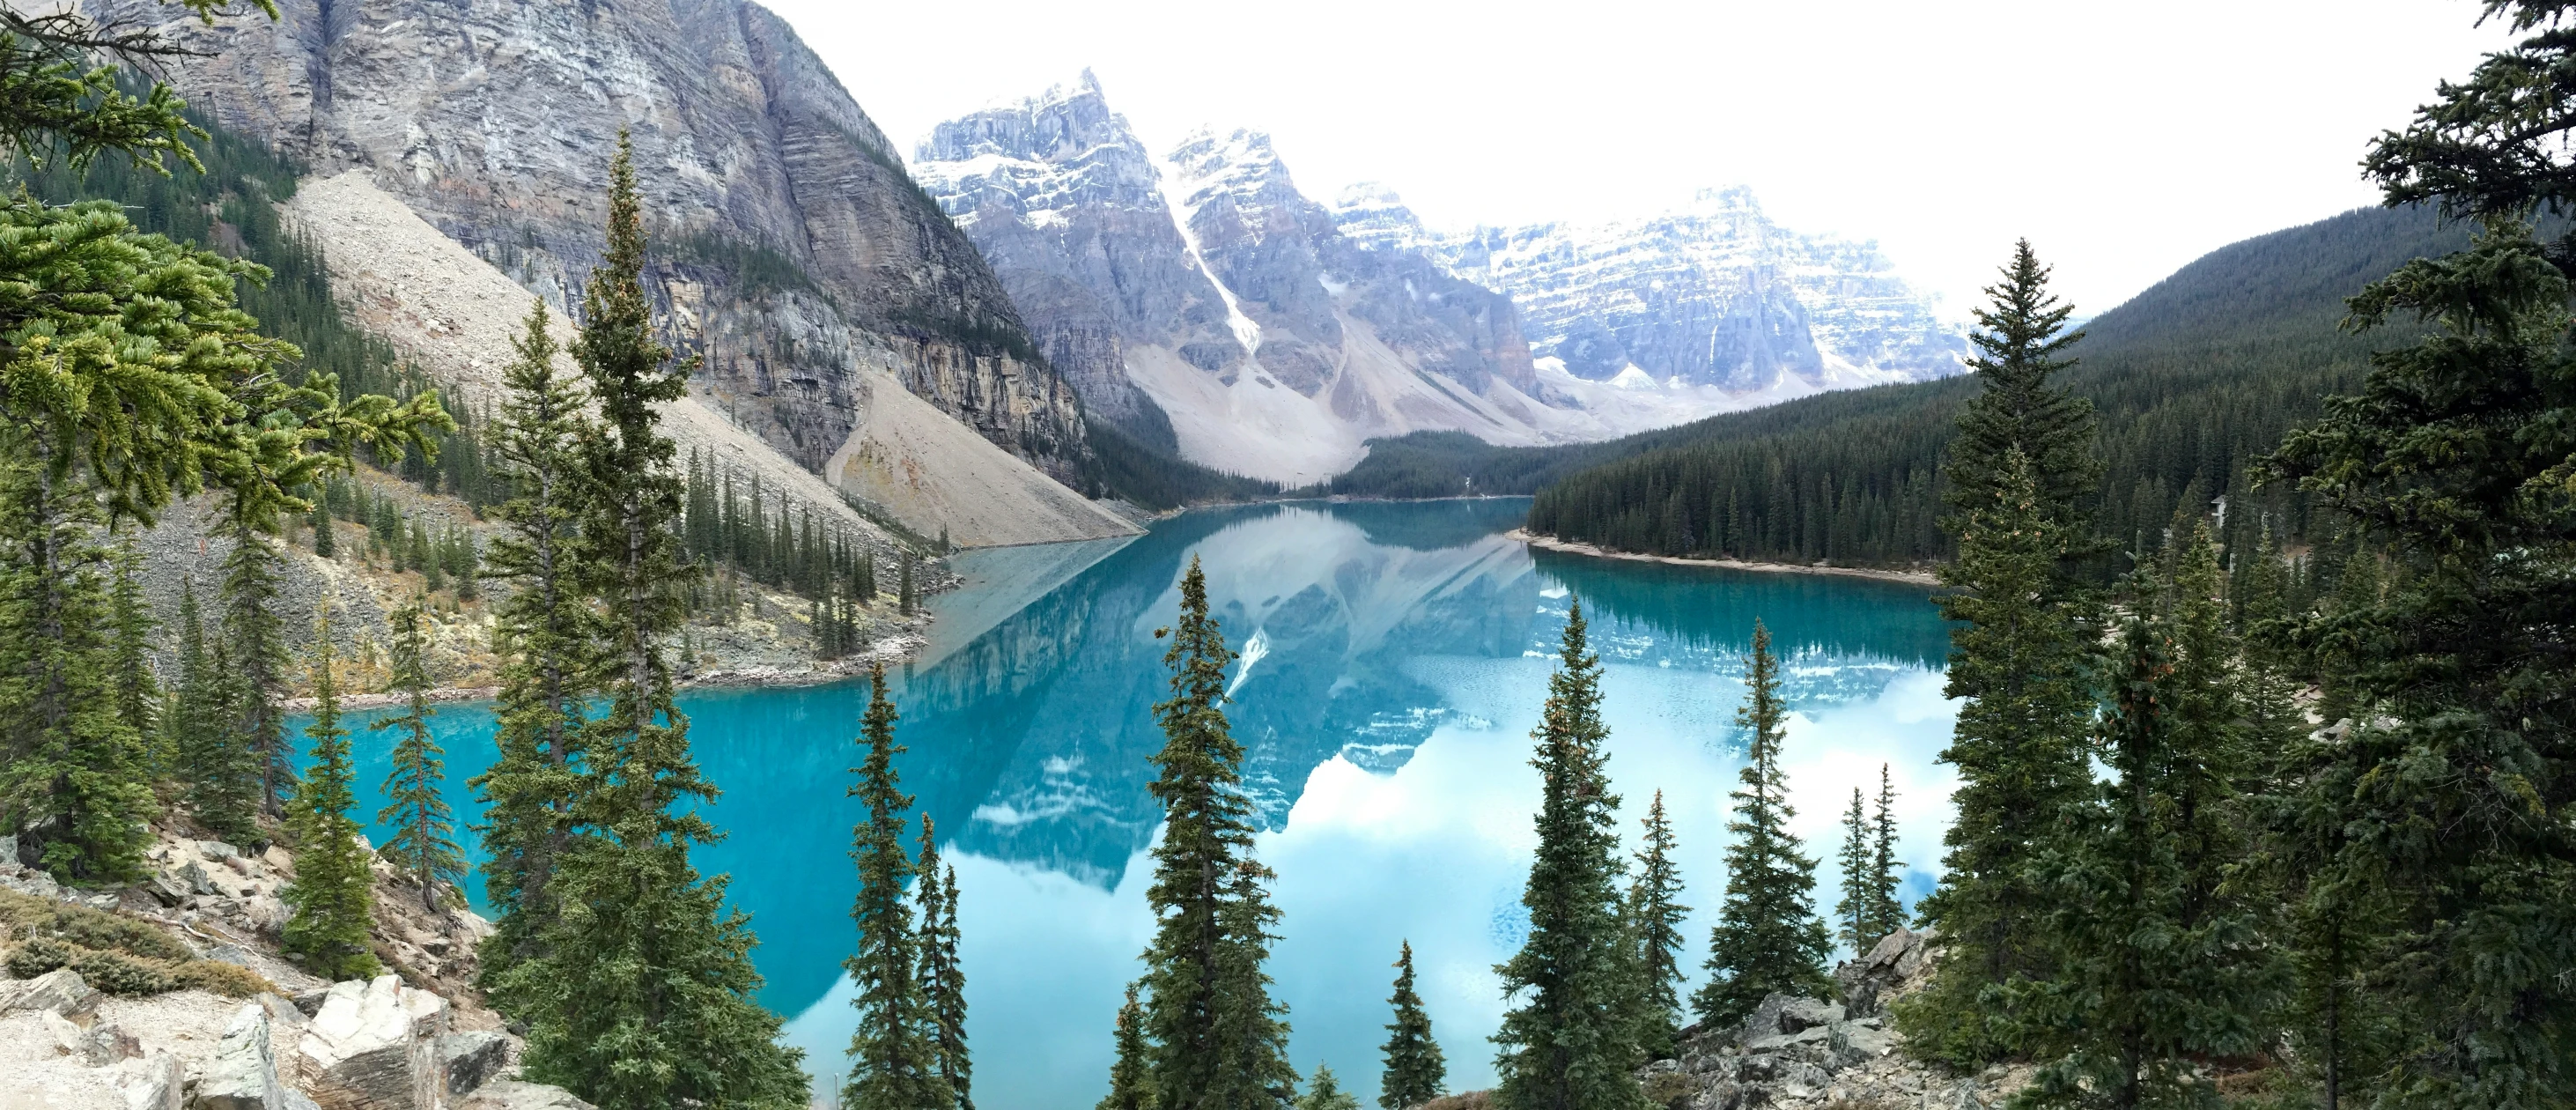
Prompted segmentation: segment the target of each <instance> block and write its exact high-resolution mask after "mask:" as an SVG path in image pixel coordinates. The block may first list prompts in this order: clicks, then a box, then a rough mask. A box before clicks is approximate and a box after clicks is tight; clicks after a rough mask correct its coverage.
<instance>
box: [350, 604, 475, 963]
mask: <svg viewBox="0 0 2576 1110" xmlns="http://www.w3.org/2000/svg"><path fill="white" fill-rule="evenodd" d="M387 623H388V624H390V625H391V626H392V627H391V631H392V633H393V641H394V642H393V653H392V654H393V675H392V679H393V681H392V686H393V689H394V691H395V692H397V693H400V694H401V695H402V696H403V711H402V712H400V713H397V714H395V715H393V716H390V717H386V718H383V719H381V720H378V721H376V722H375V723H374V724H371V725H368V726H367V728H368V729H369V730H371V731H380V730H383V729H395V730H397V732H396V739H395V740H394V751H393V770H392V771H390V772H388V773H387V774H386V775H385V807H384V809H383V810H382V811H381V812H379V813H377V814H376V823H377V824H380V825H384V826H386V827H388V828H391V829H392V830H393V835H392V836H390V837H387V838H386V839H385V843H384V847H382V848H380V849H378V850H377V854H379V855H381V856H383V857H384V858H385V862H387V863H390V864H393V866H394V870H395V872H396V873H398V874H400V875H402V877H403V879H404V881H406V882H408V883H410V884H411V886H412V888H413V889H414V890H416V891H418V892H419V894H420V905H421V908H422V909H426V910H430V911H432V912H436V911H437V910H439V909H440V908H441V907H440V901H439V887H440V886H442V885H444V884H448V883H454V882H458V881H461V880H463V879H464V877H465V859H464V856H463V854H462V853H461V852H459V851H458V850H457V847H456V815H455V813H454V812H452V811H450V810H449V809H448V806H447V796H446V786H447V763H446V760H444V759H443V758H441V757H443V756H445V755H446V754H447V753H446V751H445V750H444V749H442V748H440V747H439V746H438V741H437V740H436V738H434V737H432V736H431V735H430V733H429V718H430V717H431V716H432V715H433V714H434V713H435V712H436V710H433V709H431V708H430V707H429V667H428V664H427V662H426V660H425V658H424V657H425V656H426V655H427V654H428V648H429V643H428V637H427V635H426V634H425V633H424V630H423V628H422V626H423V625H424V624H426V623H427V618H426V617H425V616H424V615H423V614H422V612H421V603H420V599H419V598H417V597H415V598H413V599H412V600H411V601H410V602H409V603H408V604H405V605H403V606H402V607H401V608H398V609H395V610H394V612H393V616H392V619H391V620H389V621H388V622H387Z"/></svg>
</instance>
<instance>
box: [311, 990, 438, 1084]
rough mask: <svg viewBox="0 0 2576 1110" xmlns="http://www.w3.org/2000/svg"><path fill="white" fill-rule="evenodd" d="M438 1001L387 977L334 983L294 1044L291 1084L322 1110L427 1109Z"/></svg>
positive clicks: (434, 1069) (434, 1079)
mask: <svg viewBox="0 0 2576 1110" xmlns="http://www.w3.org/2000/svg"><path fill="white" fill-rule="evenodd" d="M446 1016H447V1015H446V1003H445V1001H443V1000H441V999H440V998H439V997H438V996H436V995H433V994H430V993H428V992H427V991H419V990H413V989H412V988H410V987H406V986H404V985H403V984H402V980H401V979H399V978H397V977H395V976H392V975H384V976H379V977H377V978H376V979H374V980H372V981H370V982H364V983H361V982H359V981H357V980H354V979H352V980H347V981H344V982H340V983H334V984H332V986H331V990H330V992H329V994H328V995H327V996H326V997H325V998H324V1000H323V1002H322V1008H321V1012H319V1013H317V1014H315V1015H314V1017H313V1020H312V1022H311V1023H309V1024H308V1025H306V1026H305V1027H304V1030H303V1035H302V1036H301V1037H299V1038H297V1040H296V1047H295V1065H294V1068H293V1072H294V1074H295V1076H296V1080H297V1085H298V1086H300V1087H302V1088H303V1089H304V1090H305V1091H306V1092H307V1093H309V1094H311V1095H312V1096H313V1100H314V1101H315V1102H317V1103H320V1104H321V1105H322V1107H323V1110H435V1108H436V1107H438V1106H439V1105H441V1104H442V1103H443V1102H444V1094H445V1090H446V1082H445V1078H446V1077H445V1071H444V1069H443V1067H442V1066H441V1061H440V1060H439V1057H438V1039H439V1037H440V1035H441V1034H443V1033H445V1032H446Z"/></svg>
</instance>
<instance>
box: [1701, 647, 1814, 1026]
mask: <svg viewBox="0 0 2576 1110" xmlns="http://www.w3.org/2000/svg"><path fill="white" fill-rule="evenodd" d="M1788 718H1789V709H1788V706H1787V705H1785V704H1783V703H1782V702H1781V700H1780V664H1779V660H1778V659H1777V658H1775V657H1774V656H1773V655H1772V654H1771V630H1770V629H1767V628H1764V627H1763V626H1762V622H1761V621H1758V620H1757V621H1754V622H1753V652H1752V654H1751V655H1749V656H1747V657H1746V659H1745V661H1744V705H1743V707H1742V708H1740V709H1738V710H1737V711H1736V714H1735V723H1736V726H1737V727H1739V728H1742V729H1745V730H1746V731H1747V733H1748V736H1747V737H1746V743H1745V761H1744V769H1743V770H1742V771H1740V772H1738V773H1737V777H1738V778H1740V779H1741V780H1742V781H1743V784H1744V785H1743V787H1742V788H1741V789H1738V790H1736V791H1735V792H1734V793H1732V794H1730V795H1728V797H1730V798H1732V799H1734V801H1735V815H1734V819H1733V820H1731V821H1728V822H1727V825H1726V828H1727V831H1728V832H1731V833H1734V834H1735V843H1733V844H1730V845H1728V846H1727V849H1726V900H1725V902H1724V903H1723V904H1722V905H1721V906H1720V907H1719V909H1718V916H1717V926H1716V928H1714V929H1713V930H1711V931H1710V933H1709V938H1708V965H1707V967H1708V971H1709V981H1708V984H1707V985H1706V986H1703V987H1701V988H1700V991H1699V993H1698V995H1696V996H1694V998H1693V999H1692V1003H1693V1005H1694V1006H1695V1007H1696V1008H1697V1009H1698V1011H1699V1016H1700V1021H1701V1023H1702V1024H1703V1025H1706V1026H1709V1027H1720V1026H1725V1025H1732V1024H1735V1023H1737V1022H1741V1021H1743V1020H1744V1019H1745V1017H1746V1016H1748V1015H1750V1014H1752V1012H1753V1008H1754V1007H1755V1006H1758V1005H1761V1003H1762V998H1763V996H1764V995H1768V994H1771V993H1772V992H1774V991H1780V992H1786V993H1789V994H1794V995H1801V996H1805V997H1819V998H1820V997H1824V996H1826V995H1829V994H1831V993H1832V986H1833V981H1832V980H1831V979H1828V978H1826V976H1825V970H1824V961H1825V955H1826V953H1828V952H1831V951H1832V950H1833V946H1834V942H1833V937H1832V935H1831V934H1829V933H1827V932H1826V931H1825V923H1824V922H1823V921H1821V920H1819V919H1818V918H1817V917H1816V911H1815V890H1816V861H1814V860H1811V859H1808V858H1807V857H1805V856H1803V855H1800V854H1799V852H1798V848H1799V844H1798V838H1797V836H1796V835H1794V834H1792V833H1790V832H1789V829H1788V824H1789V819H1790V818H1792V817H1795V816H1797V812H1798V811H1797V810H1795V809H1793V808H1791V807H1790V805H1789V782H1788V776H1787V775H1786V773H1784V772H1782V771H1781V769H1780V742H1781V740H1782V739H1783V733H1784V730H1785V728H1786V726H1787V723H1788Z"/></svg>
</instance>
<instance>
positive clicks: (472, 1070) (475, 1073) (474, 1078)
mask: <svg viewBox="0 0 2576 1110" xmlns="http://www.w3.org/2000/svg"><path fill="white" fill-rule="evenodd" d="M509 1055H510V1038H508V1037H507V1036H504V1035H502V1034H500V1033H494V1032H489V1031H481V1030H478V1031H475V1032H471V1033H450V1034H448V1035H446V1036H444V1037H440V1038H439V1039H438V1058H439V1060H440V1061H441V1066H442V1067H444V1068H445V1069H446V1072H447V1093H448V1096H449V1097H451V1098H453V1097H455V1096H458V1095H464V1094H468V1093H470V1092H472V1091H473V1090H474V1089H475V1088H477V1087H481V1086H482V1085H483V1084H484V1083H486V1082H488V1081H490V1080H491V1078H492V1077H493V1076H496V1075H499V1074H500V1073H501V1069H502V1067H504V1066H505V1065H507V1064H508V1062H509Z"/></svg>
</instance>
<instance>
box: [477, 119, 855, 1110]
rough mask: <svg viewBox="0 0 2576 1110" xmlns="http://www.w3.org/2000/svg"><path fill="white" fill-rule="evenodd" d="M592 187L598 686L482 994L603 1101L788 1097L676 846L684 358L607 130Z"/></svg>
mask: <svg viewBox="0 0 2576 1110" xmlns="http://www.w3.org/2000/svg"><path fill="white" fill-rule="evenodd" d="M608 192H609V195H608V202H609V203H608V250H607V253H606V256H605V257H604V258H603V259H602V261H601V263H600V265H599V266H598V268H596V269H594V270H593V271H592V272H591V278H590V282H589V285H588V287H587V289H586V290H585V294H586V295H585V299H584V314H585V316H586V319H585V321H584V325H585V326H584V329H583V331H582V333H581V338H580V340H579V341H578V342H576V343H574V344H573V347H572V353H573V358H574V361H575V362H576V363H578V364H579V365H580V367H581V369H582V372H583V374H584V376H585V378H586V380H587V382H588V384H589V387H590V396H591V399H592V401H593V402H594V403H595V404H596V405H597V408H598V414H599V415H598V424H597V426H596V427H594V428H593V429H591V430H590V432H589V434H586V435H584V436H583V437H582V438H581V440H580V449H579V452H578V457H579V466H578V469H577V471H576V475H577V480H578V481H580V483H581V484H582V487H583V488H582V492H581V494H580V495H579V499H578V505H579V509H580V513H581V515H580V517H579V519H578V522H577V523H578V529H579V531H578V541H577V542H576V543H575V544H573V545H572V547H571V556H572V557H571V559H570V560H569V562H570V563H571V564H572V567H571V569H572V570H573V572H574V573H573V574H572V575H571V579H572V581H573V583H575V584H577V585H578V587H579V590H580V597H581V599H582V600H583V601H584V602H585V603H586V604H587V605H588V606H590V607H591V609H592V610H593V612H594V613H595V614H596V616H597V624H596V625H595V626H593V635H594V636H595V638H596V643H597V645H598V647H597V651H598V654H597V656H596V658H599V659H602V660H604V661H605V666H604V667H603V668H602V670H603V672H604V675H603V677H604V681H602V682H601V683H600V687H599V692H600V694H601V695H602V696H601V697H600V699H599V700H600V701H601V702H602V703H603V704H602V707H601V711H600V712H599V714H598V716H597V717H595V718H593V719H590V720H588V721H586V722H585V723H584V724H583V726H582V730H583V736H582V739H581V741H580V744H581V747H582V752H583V760H582V772H583V780H582V782H581V784H580V785H579V786H578V787H577V788H576V789H575V799H576V800H575V801H574V803H573V807H572V810H571V813H570V817H569V820H570V821H571V822H572V823H573V825H574V828H575V830H576V831H575V833H574V835H573V836H572V837H571V838H569V840H568V843H567V846H566V848H565V851H564V853H563V855H562V856H561V857H559V858H558V859H557V860H556V861H555V863H554V873H553V876H552V878H551V879H550V880H549V893H548V898H549V900H550V902H551V903H552V909H553V912H554V914H555V917H554V920H553V921H552V922H551V923H550V924H549V925H548V926H547V927H546V928H545V930H544V931H543V933H542V934H540V935H539V936H538V937H537V938H536V942H535V944H533V945H532V946H531V947H532V948H533V949H534V950H535V954H533V955H529V956H525V957H522V958H520V959H518V960H517V961H516V962H514V963H513V964H512V965H511V966H510V967H509V968H508V969H507V970H505V971H503V972H502V973H501V974H500V975H499V976H498V977H497V981H496V983H495V989H494V990H493V991H492V996H493V997H494V999H495V1000H496V1001H497V1002H499V1003H500V1004H501V1005H500V1007H499V1008H500V1009H502V1011H503V1012H505V1013H509V1014H511V1015H512V1016H514V1017H517V1018H519V1019H521V1020H523V1021H525V1022H527V1023H528V1026H529V1034H528V1047H527V1055H526V1063H525V1065H524V1066H525V1068H526V1071H527V1074H528V1076H529V1077H530V1078H531V1079H533V1080H536V1081H538V1082H546V1083H554V1084H557V1085H560V1086H563V1087H565V1088H567V1089H569V1090H571V1091H572V1092H573V1093H575V1094H577V1095H579V1096H581V1097H582V1098H584V1099H586V1100H588V1101H590V1102H592V1103H595V1104H597V1105H599V1106H600V1107H602V1108H603V1110H642V1108H644V1107H662V1106H668V1105H672V1104H674V1103H678V1102H694V1103H698V1104H701V1105H706V1106H717V1107H773V1106H774V1107H801V1106H803V1105H804V1104H805V1101H806V1080H805V1076H804V1073H803V1071H802V1070H801V1068H800V1065H799V1060H800V1059H801V1058H802V1053H800V1052H797V1051H796V1050H793V1049H789V1048H785V1047H782V1046H780V1045H779V1044H778V1030H779V1024H780V1023H779V1019H778V1016H777V1015H775V1014H772V1013H770V1012H769V1011H767V1010H765V1009H762V1008H761V1007H760V1005H759V1004H758V1003H756V1002H754V1001H752V998H751V995H752V992H753V991H755V990H757V989H758V988H759V985H760V982H761V980H760V976H759V974H758V973H757V972H755V971H754V970H753V969H752V965H751V955H750V953H751V948H752V946H753V945H754V944H755V943H756V941H755V940H754V939H753V937H752V935H751V929H750V922H749V918H748V917H747V916H746V915H744V914H743V913H741V912H740V911H729V910H727V909H726V908H725V905H724V887H725V879H724V877H722V876H718V877H716V878H713V879H707V878H704V877H702V876H700V875H699V874H698V872H697V869H696V868H695V867H693V866H692V865H691V864H690V862H689V851H690V849H691V848H692V847H693V846H695V845H698V844H704V843H708V842H710V841H713V840H715V839H717V838H718V836H719V835H720V834H719V833H718V832H717V831H716V829H715V828H714V826H713V825H711V824H709V823H708V821H707V820H706V818H705V816H704V814H703V811H702V809H700V808H699V807H701V806H703V805H705V804H706V803H709V802H712V801H713V800H714V799H715V797H716V793H717V791H716V788H715V786H714V785H713V784H711V783H709V782H707V781H706V779H705V778H704V777H703V776H701V775H700V774H699V772H698V766H697V763H696V762H695V760H693V759H692V758H691V756H690V754H689V744H688V718H687V716H686V715H684V714H682V713H680V711H679V710H678V708H677V707H676V706H675V705H674V704H673V703H672V684H671V673H670V668H669V667H668V666H667V663H666V661H665V659H664V658H663V654H662V645H663V641H664V638H665V637H666V636H668V635H670V634H671V633H673V632H675V631H677V628H678V623H679V622H678V617H679V612H680V608H679V607H680V598H681V592H680V590H679V589H677V588H675V587H679V586H684V585H685V584H686V583H687V581H688V575H687V574H686V572H685V570H684V569H683V568H682V566H681V565H680V564H679V562H678V561H677V559H676V558H675V557H674V549H675V548H676V546H677V545H678V541H679V537H678V534H677V533H676V532H675V531H674V530H673V528H672V525H673V524H674V523H675V518H676V515H677V513H678V510H679V499H680V490H679V479H678V478H677V477H676V476H675V475H674V474H673V472H672V461H673V457H674V448H673V446H672V444H671V441H670V440H669V439H668V438H667V437H665V436H663V435H662V434H661V432H660V429H659V422H660V415H659V411H658V406H659V405H660V404H662V403H664V402H667V401H671V400H675V399H677V398H678V397H680V396H681V395H683V393H684V392H685V388H686V382H687V376H688V371H689V365H690V364H689V363H686V362H679V361H675V360H674V359H673V358H672V356H671V352H670V351H669V350H668V349H667V348H665V347H663V346H662V345H661V344H660V343H659V342H658V341H657V340H655V338H654V332H653V317H652V302H651V300H650V299H649V298H648V297H647V296H646V294H645V291H644V286H643V271H644V263H645V257H644V220H643V211H642V208H641V205H640V203H639V201H638V199H637V192H636V185H635V171H634V157H633V150H632V147H631V144H630V143H629V142H628V141H627V140H626V139H625V137H624V136H623V135H621V136H620V137H619V141H618V148H617V154H616V157H615V158H614V159H613V160H612V162H611V163H610V167H609V191H608Z"/></svg>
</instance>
